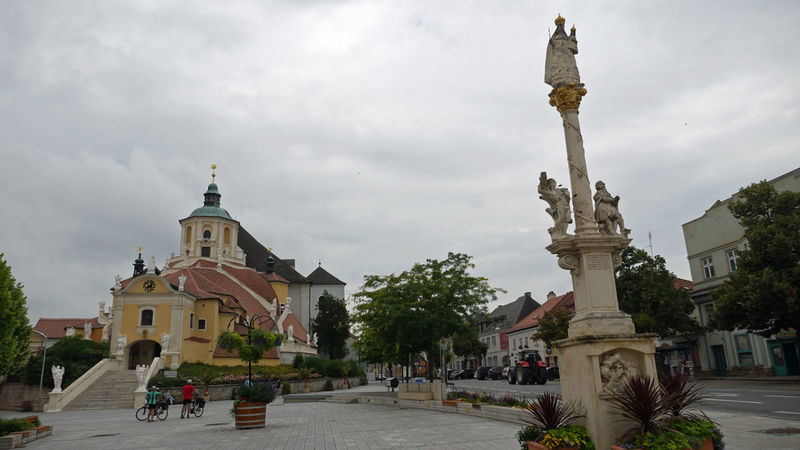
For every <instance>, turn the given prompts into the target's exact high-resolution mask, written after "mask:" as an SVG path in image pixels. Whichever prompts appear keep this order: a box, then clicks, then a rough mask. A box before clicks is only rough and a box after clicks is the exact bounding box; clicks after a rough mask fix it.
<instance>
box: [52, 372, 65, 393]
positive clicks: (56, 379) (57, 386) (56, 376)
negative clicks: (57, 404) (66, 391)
mask: <svg viewBox="0 0 800 450" xmlns="http://www.w3.org/2000/svg"><path fill="white" fill-rule="evenodd" d="M50 371H51V372H52V373H53V386H54V387H53V390H52V391H50V392H61V380H62V379H63V378H64V367H63V366H52V367H51V368H50Z"/></svg>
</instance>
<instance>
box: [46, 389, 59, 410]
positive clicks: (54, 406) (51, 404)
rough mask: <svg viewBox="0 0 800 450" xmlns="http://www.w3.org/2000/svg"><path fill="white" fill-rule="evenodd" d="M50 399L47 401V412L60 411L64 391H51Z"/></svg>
mask: <svg viewBox="0 0 800 450" xmlns="http://www.w3.org/2000/svg"><path fill="white" fill-rule="evenodd" d="M49 395H50V399H49V400H48V402H47V406H46V407H45V411H46V412H58V411H61V406H60V405H59V402H60V401H61V395H63V392H61V391H59V392H50V394H49Z"/></svg>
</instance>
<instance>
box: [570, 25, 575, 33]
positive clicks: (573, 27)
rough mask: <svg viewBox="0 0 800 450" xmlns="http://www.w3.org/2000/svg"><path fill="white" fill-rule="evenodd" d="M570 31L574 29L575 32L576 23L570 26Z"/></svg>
mask: <svg viewBox="0 0 800 450" xmlns="http://www.w3.org/2000/svg"><path fill="white" fill-rule="evenodd" d="M569 31H572V32H573V33H574V32H575V24H574V23H573V24H572V28H570V30H569Z"/></svg>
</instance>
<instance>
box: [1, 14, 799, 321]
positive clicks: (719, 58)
mask: <svg viewBox="0 0 800 450" xmlns="http://www.w3.org/2000/svg"><path fill="white" fill-rule="evenodd" d="M558 12H560V13H561V14H562V15H564V16H565V17H566V19H567V21H568V25H570V24H572V23H574V24H575V25H576V27H577V29H578V39H579V45H580V50H581V52H580V54H579V55H578V64H579V66H580V69H581V75H582V78H583V80H584V82H585V83H586V84H587V88H588V89H589V94H588V96H587V97H586V98H585V99H584V101H583V104H582V106H581V121H582V123H581V125H582V131H583V134H584V138H585V140H586V151H587V161H588V164H589V174H590V177H591V178H592V179H593V180H597V179H602V180H604V181H606V183H607V185H608V188H609V190H610V191H611V192H612V193H613V194H614V195H620V196H621V197H622V202H621V209H622V211H623V213H624V214H625V216H626V224H627V225H628V226H629V227H630V228H632V229H633V237H634V245H637V246H640V247H646V246H647V245H648V241H647V234H648V231H650V232H652V233H653V249H654V251H655V252H657V253H660V254H662V255H664V256H665V257H666V259H667V261H668V264H669V267H670V269H671V270H673V271H674V272H676V273H677V274H678V275H679V276H682V277H686V278H688V277H689V270H688V266H687V263H686V259H685V258H686V255H685V248H684V244H683V236H682V232H681V224H682V223H684V222H686V221H688V220H691V219H693V218H695V217H698V216H700V215H701V214H702V213H703V212H704V211H705V209H706V208H708V207H709V206H710V205H711V204H713V202H714V201H715V200H717V199H722V198H726V197H727V196H729V195H730V194H732V193H733V192H735V191H736V190H737V189H738V188H739V187H742V186H745V185H747V184H749V183H751V182H754V181H758V180H761V179H764V178H772V177H775V176H778V175H780V174H783V173H785V172H787V171H788V170H791V169H793V168H796V167H797V162H798V159H797V156H796V154H797V144H798V140H799V139H798V133H800V132H799V131H798V128H797V126H796V123H797V122H798V118H799V117H798V116H800V112H798V107H797V104H798V102H797V100H798V99H797V97H798V94H797V91H796V89H795V88H794V80H795V78H796V77H797V74H798V61H800V54H799V53H800V49H798V47H797V46H796V45H795V44H796V42H798V41H800V31H799V30H798V29H797V28H796V27H795V24H794V23H793V22H794V19H795V18H796V17H797V16H798V6H797V5H796V4H795V3H794V2H770V3H768V4H753V3H750V2H726V4H725V6H724V8H721V7H720V5H717V4H697V3H696V2H646V3H643V2H613V3H612V2H608V3H593V4H588V5H587V4H585V3H578V2H559V3H558V4H557V5H556V6H555V7H554V6H553V5H551V4H536V3H530V2H505V1H504V2H491V3H487V2H479V1H466V2H464V1H459V2H379V1H375V2H350V1H343V2H281V1H275V2H249V1H242V2H225V3H219V2H181V1H174V2H150V3H147V2H131V3H127V4H125V3H118V2H117V3H93V2H85V3H76V2H69V3H66V2H64V3H57V2H56V3H54V2H47V3H45V2H18V3H12V4H9V5H6V7H5V8H3V9H2V11H0V83H2V86H3V87H2V88H0V119H2V120H0V154H2V156H3V162H4V170H3V177H2V184H1V185H0V187H2V192H3V193H4V200H5V203H6V205H5V207H6V214H3V215H2V216H1V217H0V230H2V234H0V252H3V253H5V257H6V259H7V260H8V261H9V263H10V264H11V265H12V267H13V270H14V275H15V276H16V277H17V278H18V279H19V280H20V281H22V282H24V283H25V285H26V289H25V291H26V294H27V295H28V298H29V308H30V315H31V318H32V319H33V320H36V319H37V318H38V317H41V316H82V315H87V316H88V315H91V314H93V311H94V309H95V305H96V302H97V301H98V300H101V299H106V300H107V299H108V288H109V287H110V286H111V285H113V277H114V275H115V274H117V273H120V274H123V275H127V274H128V273H129V272H131V270H132V268H131V265H130V264H131V263H132V261H133V258H134V257H135V251H136V246H138V245H141V246H143V247H144V248H145V250H144V254H145V256H146V257H147V258H148V259H149V257H150V256H151V255H153V256H156V259H157V261H158V262H159V264H161V262H163V260H164V258H166V257H168V256H169V254H170V253H171V252H174V251H177V249H178V238H179V226H178V223H177V221H178V220H179V219H181V218H183V217H185V216H186V215H188V214H189V212H191V211H192V209H194V208H195V207H197V206H198V205H199V204H200V203H201V202H202V193H203V192H204V190H205V187H206V185H207V183H208V182H209V181H210V178H209V169H208V166H209V165H210V164H211V163H212V162H214V163H217V164H218V166H219V168H218V170H217V173H218V178H217V181H218V183H219V185H220V189H221V192H222V195H223V198H222V202H223V206H224V207H225V208H226V209H228V211H229V212H230V213H231V214H232V215H233V217H234V218H236V219H237V220H239V221H241V223H242V224H243V225H244V226H245V227H246V228H247V229H248V231H250V232H251V233H253V234H254V236H256V238H257V239H259V240H260V241H261V242H263V243H264V244H265V245H267V246H271V247H273V248H274V250H275V252H276V253H277V254H278V255H280V256H282V257H287V258H292V257H293V258H296V259H297V264H298V269H300V271H301V272H303V273H308V272H310V271H311V270H313V268H314V267H315V266H316V264H317V262H318V260H320V259H321V260H322V262H323V265H324V266H325V267H326V268H327V269H329V270H330V271H331V272H332V273H334V274H336V275H337V276H339V277H340V278H342V279H343V280H344V281H346V282H347V283H348V292H351V293H352V292H354V290H355V289H357V288H358V286H360V284H361V280H362V277H363V275H364V274H371V273H380V274H385V273H390V272H397V271H401V270H404V269H406V268H408V267H409V266H410V265H411V264H413V263H414V262H417V261H422V260H424V259H426V258H444V257H445V256H446V253H447V252H448V251H461V252H466V253H469V254H471V255H473V256H474V257H475V262H476V263H477V267H476V270H475V273H477V274H480V275H483V276H486V277H488V278H489V279H490V281H491V282H492V283H493V284H494V285H496V286H499V287H503V288H505V289H507V290H508V291H509V292H508V294H505V295H503V296H501V299H502V300H503V301H508V300H511V299H513V298H516V297H517V296H518V295H520V294H521V293H522V292H525V291H531V292H532V293H533V295H534V297H535V298H537V299H540V300H541V299H543V298H544V296H545V295H546V293H547V292H548V291H550V290H554V291H557V292H563V291H566V290H568V289H570V279H569V275H568V273H567V272H565V271H562V270H561V269H558V267H557V265H556V261H555V258H554V257H553V256H552V255H550V254H548V253H547V251H546V250H544V247H545V246H546V245H547V243H548V236H547V233H546V229H547V227H548V226H549V225H550V219H549V218H548V216H547V215H546V213H545V212H544V207H545V206H546V205H545V204H544V202H542V201H540V200H538V198H537V197H538V195H537V194H536V192H535V189H536V188H535V186H536V179H537V177H538V173H539V172H540V171H542V170H546V171H547V172H548V173H549V174H551V176H554V177H555V178H556V179H557V180H558V181H559V182H561V183H563V184H565V185H568V184H569V183H568V178H567V167H566V158H565V156H566V153H565V149H564V141H563V139H564V138H563V131H562V127H561V123H560V119H559V117H558V114H557V112H556V111H555V110H554V109H553V108H552V107H550V106H549V105H548V104H547V93H548V86H546V85H545V84H544V83H543V82H542V78H543V61H544V49H545V45H546V42H547V30H548V28H549V29H551V30H552V29H553V27H554V26H553V19H554V17H555V14H556V13H558Z"/></svg>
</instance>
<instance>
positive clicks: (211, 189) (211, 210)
mask: <svg viewBox="0 0 800 450" xmlns="http://www.w3.org/2000/svg"><path fill="white" fill-rule="evenodd" d="M204 196H205V201H203V206H201V207H199V208H197V209H195V210H194V211H192V213H191V214H189V217H222V218H224V219H230V220H233V218H232V217H231V215H230V214H228V211H225V210H224V209H222V208H221V207H220V206H219V205H220V198H221V197H222V194H220V193H219V189H218V188H217V185H216V184H214V183H211V184H209V185H208V190H206V193H205V194H204Z"/></svg>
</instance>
